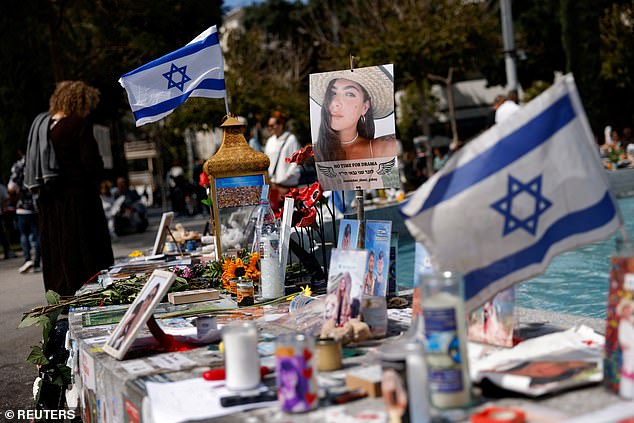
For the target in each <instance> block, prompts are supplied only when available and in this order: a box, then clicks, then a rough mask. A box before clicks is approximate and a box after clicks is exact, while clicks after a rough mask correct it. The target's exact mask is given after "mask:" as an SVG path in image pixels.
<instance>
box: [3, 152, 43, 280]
mask: <svg viewBox="0 0 634 423" xmlns="http://www.w3.org/2000/svg"><path fill="white" fill-rule="evenodd" d="M18 155H19V156H20V159H19V160H18V161H16V162H15V163H14V164H13V166H11V178H10V179H9V185H8V188H9V192H14V193H15V194H16V195H17V198H18V200H17V204H16V210H15V216H16V221H17V224H18V230H19V231H20V245H21V246H22V253H23V254H24V263H23V264H22V266H20V267H19V268H18V271H19V272H20V273H25V272H28V271H29V270H30V269H31V267H32V268H33V271H34V272H39V271H40V234H39V230H38V227H37V209H36V207H35V202H36V200H37V196H34V195H33V194H32V193H31V191H29V190H28V189H27V188H26V187H25V186H24V166H25V164H26V157H25V156H24V153H23V152H22V150H20V149H19V150H18ZM31 248H33V250H34V253H35V256H34V257H33V259H31Z"/></svg>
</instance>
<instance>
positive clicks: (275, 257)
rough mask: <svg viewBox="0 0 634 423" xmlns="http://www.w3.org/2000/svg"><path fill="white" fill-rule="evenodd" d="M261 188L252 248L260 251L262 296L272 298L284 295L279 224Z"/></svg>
mask: <svg viewBox="0 0 634 423" xmlns="http://www.w3.org/2000/svg"><path fill="white" fill-rule="evenodd" d="M265 191H268V190H266V189H263V193H262V198H260V205H259V206H258V209H257V212H256V219H255V235H254V237H253V243H252V248H253V249H255V248H256V246H257V249H256V251H259V253H260V272H261V274H260V286H261V293H262V298H264V299H273V298H279V297H281V296H283V295H284V281H283V280H281V279H282V277H281V272H280V270H281V269H280V224H279V220H278V218H277V217H276V216H275V214H274V213H273V210H272V209H271V205H270V204H269V200H268V198H266V195H265Z"/></svg>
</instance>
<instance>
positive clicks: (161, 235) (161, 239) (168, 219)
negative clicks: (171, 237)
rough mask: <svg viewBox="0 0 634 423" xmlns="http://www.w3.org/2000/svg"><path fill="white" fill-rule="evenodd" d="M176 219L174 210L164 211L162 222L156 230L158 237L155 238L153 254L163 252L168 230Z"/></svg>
mask: <svg viewBox="0 0 634 423" xmlns="http://www.w3.org/2000/svg"><path fill="white" fill-rule="evenodd" d="M172 220H174V212H167V213H163V216H161V223H160V224H159V227H158V231H157V232H156V239H155V240H154V247H153V248H152V255H153V256H156V255H159V254H162V253H163V247H164V246H165V238H166V237H167V232H168V229H169V227H170V225H171V224H172Z"/></svg>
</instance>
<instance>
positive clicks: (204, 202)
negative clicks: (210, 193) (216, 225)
mask: <svg viewBox="0 0 634 423" xmlns="http://www.w3.org/2000/svg"><path fill="white" fill-rule="evenodd" d="M200 202H201V203H203V204H204V205H206V206H207V207H211V204H212V203H213V202H212V201H211V197H207V198H205V199H204V200H200Z"/></svg>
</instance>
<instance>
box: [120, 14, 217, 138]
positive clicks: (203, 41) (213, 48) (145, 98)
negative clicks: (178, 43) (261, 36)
mask: <svg viewBox="0 0 634 423" xmlns="http://www.w3.org/2000/svg"><path fill="white" fill-rule="evenodd" d="M224 73H225V71H224V62H223V59H222V50H221V49H220V43H219V40H218V31H217V30H216V26H215V25H214V26H212V27H211V28H209V29H208V30H206V31H205V32H203V33H202V34H200V35H199V36H198V37H196V38H194V39H193V40H192V41H191V42H190V43H189V44H187V45H186V46H185V47H183V48H180V49H178V50H176V51H174V52H172V53H169V54H166V55H165V56H163V57H161V58H159V59H156V60H153V61H152V62H150V63H148V64H145V65H143V66H141V67H140V68H138V69H135V70H133V71H131V72H128V73H126V74H125V75H123V76H122V77H121V78H120V79H119V83H120V84H121V86H123V88H125V90H126V92H127V93H128V100H129V101H130V107H131V108H132V113H133V114H134V119H135V120H136V126H141V125H145V124H146V123H150V122H156V121H157V120H160V119H162V118H163V117H165V116H167V115H169V114H170V113H172V112H173V111H174V109H176V108H177V107H178V106H180V105H181V104H183V103H184V102H185V100H187V99H188V98H189V97H209V98H222V97H225V96H226V88H225V76H224Z"/></svg>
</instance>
